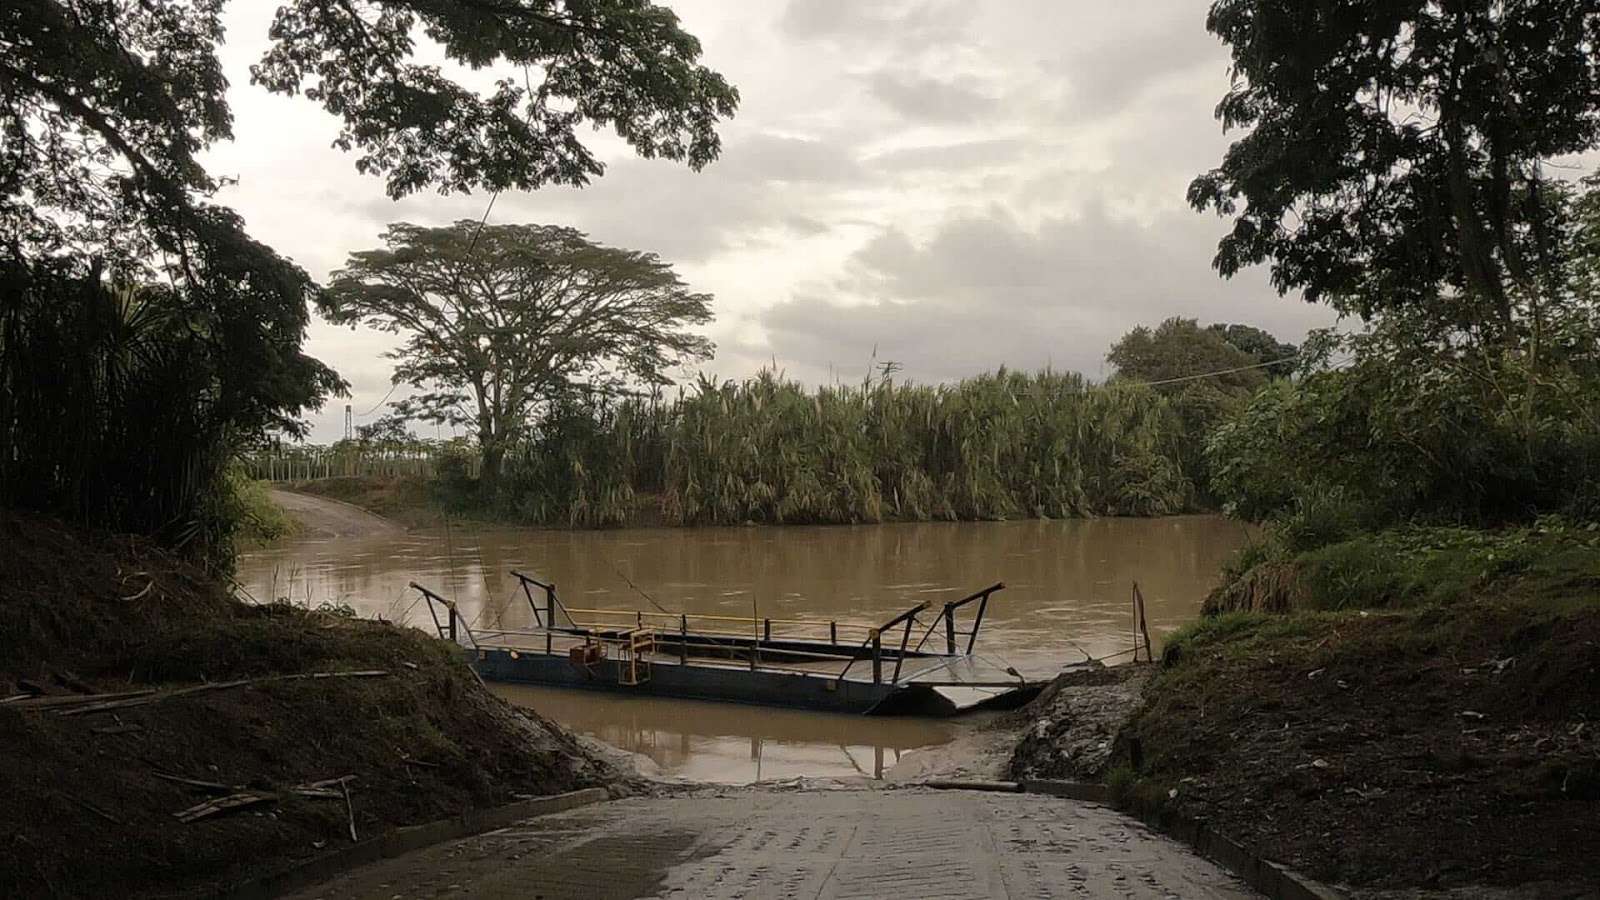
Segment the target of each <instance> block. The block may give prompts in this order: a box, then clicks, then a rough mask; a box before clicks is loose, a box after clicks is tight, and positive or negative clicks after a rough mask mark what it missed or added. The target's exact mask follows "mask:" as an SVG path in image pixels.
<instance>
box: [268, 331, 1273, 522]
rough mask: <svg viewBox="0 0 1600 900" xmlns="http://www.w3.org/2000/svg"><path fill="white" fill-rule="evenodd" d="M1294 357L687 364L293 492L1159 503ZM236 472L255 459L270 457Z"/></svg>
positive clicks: (701, 504) (992, 516) (584, 511)
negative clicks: (814, 378) (488, 471)
mask: <svg viewBox="0 0 1600 900" xmlns="http://www.w3.org/2000/svg"><path fill="white" fill-rule="evenodd" d="M1235 341H1236V342H1238V343H1237V344H1236V343H1234V342H1235ZM1240 345H1244V346H1249V347H1250V348H1251V349H1250V350H1248V351H1247V350H1245V349H1241V346H1240ZM1294 353H1295V348H1294V347H1292V346H1289V345H1284V344H1280V343H1278V342H1277V341H1276V340H1274V339H1273V338H1271V337H1270V336H1268V335H1266V334H1265V333H1264V332H1261V331H1260V330H1258V329H1254V328H1248V327H1245V326H1238V325H1228V326H1223V325H1218V326H1211V327H1202V326H1200V325H1199V324H1198V323H1196V322H1195V321H1194V320H1192V319H1172V320H1170V321H1168V322H1164V323H1162V324H1161V325H1160V326H1158V327H1156V328H1153V329H1152V328H1145V327H1140V328H1136V329H1134V330H1133V331H1132V332H1130V333H1129V334H1128V335H1127V336H1126V337H1124V338H1123V339H1122V340H1121V341H1119V342H1118V344H1117V345H1116V346H1115V347H1113V349H1112V354H1111V359H1112V361H1113V363H1114V364H1115V365H1116V366H1117V375H1116V376H1115V377H1114V378H1113V379H1112V380H1111V381H1109V382H1106V383H1094V382H1090V381H1088V380H1087V379H1085V378H1083V377H1082V376H1079V375H1077V374H1071V373H1053V372H1041V373H1035V374H1023V373H1018V372H1008V371H1005V370H1003V369H1002V370H1000V371H998V372H996V373H993V374H989V375H982V376H977V377H973V378H967V379H963V380H961V381H958V382H955V383H952V384H944V385H922V384H916V383H913V382H909V381H905V380H902V379H899V378H896V377H894V376H893V374H892V367H887V368H889V369H890V370H891V371H889V372H886V373H885V374H882V375H880V376H878V377H872V378H868V379H866V380H865V381H864V382H862V383H861V384H858V385H850V384H836V385H832V386H827V387H822V388H808V387H806V386H804V385H801V384H799V383H797V382H794V381H790V380H787V379H785V378H784V377H783V375H782V374H781V373H779V372H776V371H771V370H768V371H763V372H761V373H759V374H757V375H756V376H754V377H752V378H749V379H746V380H744V381H741V382H734V381H722V382H718V381H716V380H714V379H710V378H706V377H702V378H701V379H699V380H698V381H697V383H696V384H695V385H694V386H693V387H692V388H687V389H682V390H680V391H678V392H677V395H676V396H675V397H670V398H669V397H666V396H664V395H663V393H662V392H659V391H658V392H656V393H654V394H653V395H651V396H648V397H638V396H628V395H624V396H615V395H612V394H609V393H607V392H604V391H595V392H590V393H584V394H580V395H578V396H574V397H571V398H569V399H567V400H564V401H561V402H558V403H551V404H545V405H542V406H541V407H540V408H539V410H538V414H537V415H536V417H535V418H533V419H532V420H530V421H529V422H527V423H526V424H525V425H522V426H519V427H518V431H519V432H520V433H521V434H522V435H523V436H522V438H521V439H520V440H518V441H516V442H515V443H512V444H510V445H509V446H508V447H507V448H505V449H504V450H503V452H502V453H501V458H500V462H499V465H500V471H499V474H498V476H496V477H495V478H484V477H481V471H482V470H481V468H480V467H478V466H476V465H475V462H476V461H477V455H478V451H477V450H476V448H473V447H471V446H466V447H463V446H462V445H461V444H457V445H455V448H456V449H453V450H452V449H446V448H443V447H439V448H437V450H436V454H437V455H436V456H435V457H434V458H433V462H434V471H436V472H438V473H439V474H438V475H436V476H434V477H432V478H427V477H422V476H418V477H411V478H404V477H370V478H362V477H355V476H352V477H348V478H334V479H322V480H316V481H310V482H306V483H303V484H300V485H298V488H299V489H302V490H307V491H310V492H314V493H320V494H324V495H327V496H333V497H337V498H338V499H342V500H346V501H348V502H353V503H356V504H357V505H361V506H365V507H367V508H369V509H372V510H373V511H374V512H378V513H380V514H382V515H388V516H392V517H397V518H400V519H402V520H403V521H407V522H410V523H421V522H427V521H437V520H438V517H439V516H440V515H441V514H450V515H457V516H462V517H466V518H474V517H477V518H492V519H500V520H504V521H512V522H517V523H521V524H532V525H549V526H560V527H578V528H594V527H614V526H622V525H656V524H668V525H730V524H744V523H750V522H754V523H760V524H840V523H862V522H883V521H923V520H1001V519H1018V518H1041V517H1043V518H1074V517H1089V516H1160V515H1173V514H1177V513H1184V512H1191V511H1195V510H1199V509H1205V508H1209V507H1210V506H1211V504H1212V502H1213V500H1212V497H1211V492H1210V489H1209V476H1208V475H1207V473H1206V468H1205V467H1206V462H1205V458H1204V454H1203V452H1202V451H1203V448H1204V445H1205V444H1204V442H1205V439H1206V437H1207V436H1208V435H1209V434H1210V432H1211V430H1212V429H1213V428H1215V427H1216V425H1217V424H1218V423H1219V422H1220V421H1222V420H1223V418H1224V417H1225V416H1227V415H1228V414H1230V413H1231V412H1232V411H1234V410H1236V409H1238V408H1240V407H1241V406H1242V405H1243V404H1244V403H1245V401H1246V400H1247V399H1248V398H1249V396H1250V393H1251V391H1252V390H1254V389H1256V388H1259V387H1260V386H1261V385H1264V384H1266V383H1268V381H1269V380H1270V377H1271V374H1272V373H1271V372H1270V369H1271V367H1272V366H1274V365H1280V366H1281V365H1282V361H1283V359H1284V358H1285V355H1288V356H1289V357H1291V358H1292V356H1293V355H1294ZM1215 373H1221V374H1220V375H1218V374H1215ZM1196 374H1200V375H1203V376H1206V377H1201V378H1194V377H1193V376H1194V375H1196ZM391 422H392V420H391ZM397 429H398V431H397ZM384 435H387V436H386V437H380V436H378V434H377V433H376V432H374V434H373V435H370V436H363V437H361V438H360V439H358V440H356V441H351V442H346V443H345V444H343V445H339V446H338V447H335V448H333V449H332V450H331V451H330V454H336V453H339V452H344V453H347V454H350V456H349V459H348V460H347V461H346V463H341V464H340V465H341V466H342V467H343V468H344V469H347V470H354V469H357V468H359V466H358V465H357V464H356V463H355V462H354V460H357V459H359V458H361V456H362V455H363V454H366V453H372V454H375V456H376V457H382V456H384V455H385V454H389V455H394V454H401V455H404V452H403V448H404V447H406V446H414V445H416V444H417V443H418V442H415V440H414V439H409V442H408V438H407V437H406V432H405V431H404V430H403V426H401V425H393V426H392V427H388V428H386V429H385V431H384ZM252 465H253V470H254V471H258V472H267V471H270V470H271V469H272V468H273V466H274V461H273V457H270V456H268V455H263V456H262V457H260V458H257V459H256V460H254V461H253V463H252ZM290 467H291V468H292V464H291V466H290Z"/></svg>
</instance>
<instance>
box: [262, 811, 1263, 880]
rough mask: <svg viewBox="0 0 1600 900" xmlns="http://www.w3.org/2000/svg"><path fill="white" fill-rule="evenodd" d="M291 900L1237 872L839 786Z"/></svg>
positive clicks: (470, 854)
mask: <svg viewBox="0 0 1600 900" xmlns="http://www.w3.org/2000/svg"><path fill="white" fill-rule="evenodd" d="M292 896H293V898H295V900H412V898H432V897H475V898H487V900H512V898H517V900H531V898H543V900H633V898H645V897H671V898H694V900H700V898H704V900H735V898H738V900H761V898H772V900H779V898H782V900H844V898H921V900H947V898H991V897H993V898H1023V897H1026V898H1030V900H1033V898H1057V897H1061V898H1066V897H1085V898H1127V900H1242V898H1248V897H1257V896H1259V895H1257V894H1256V893H1254V892H1253V891H1251V890H1250V889H1249V888H1247V887H1245V886H1244V885H1243V884H1242V883H1241V882H1239V881H1238V880H1237V879H1235V878H1233V877H1232V876H1231V875H1229V874H1227V873H1225V872H1224V871H1223V870H1221V869H1220V868H1218V867H1217V866H1215V865H1214V864H1212V863H1211V862H1208V861H1206V860H1204V859H1202V858H1200V857H1198V856H1196V855H1194V854H1193V853H1191V852H1190V851H1189V850H1188V849H1186V848H1184V847H1182V846H1180V845H1179V844H1177V843H1175V842H1173V841H1171V840H1168V839H1167V838H1164V837H1161V836H1159V835H1156V834H1153V833H1151V832H1149V831H1147V830H1146V829H1145V828H1144V827H1143V826H1142V825H1140V824H1138V823H1137V822H1135V821H1133V820H1132V819H1129V818H1126V817H1124V816H1122V815H1120V814H1118V813H1116V812H1114V811H1112V810H1110V809H1107V808H1105V807H1101V806H1097V805H1093V804H1087V803H1080V802H1076V801H1073V800H1067V799H1061V798H1055V797H1046V796H1038V795H1031V794H1008V793H989V792H977V791H941V790H931V789H928V788H884V787H859V786H852V787H847V788H836V789H821V790H819V789H816V788H808V789H797V788H790V789H783V788H782V787H776V788H775V787H771V786H767V787H754V788H721V789H706V790H702V791H699V792H696V793H692V794H688V795H682V796H676V797H655V798H638V799H628V800H619V801H613V802H609V803H601V804H597V805H594V806H587V807H583V808H581V809H578V810H574V811H572V812H567V813H562V814H558V815H551V816H543V817H540V818H535V819H529V820H527V821H524V822H520V823H518V824H516V825H513V826H512V827H509V828H503V829H500V830H498V831H493V832H489V833H487V834H483V835H479V836H477V837H472V838H466V839H463V840H459V841H455V842H452V843H447V844H440V845H436V846H434V847H430V848H427V849H424V850H421V851H418V852H416V853H412V854H410V855H407V856H402V857H399V858H396V859H391V860H386V861H383V862H379V863H375V864H373V865H369V866H366V867H363V868H360V869H357V870H355V871H353V872H350V873H348V874H346V875H344V876H343V877H340V878H337V879H335V880H333V881H330V882H327V883H325V884H322V885H320V886H318V887H316V888H313V889H310V890H306V891H302V892H300V893H297V894H294V895H292Z"/></svg>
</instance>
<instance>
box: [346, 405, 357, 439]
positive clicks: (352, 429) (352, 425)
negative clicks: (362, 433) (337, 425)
mask: <svg viewBox="0 0 1600 900" xmlns="http://www.w3.org/2000/svg"><path fill="white" fill-rule="evenodd" d="M355 436H356V420H355V416H353V415H351V414H350V404H348V403H346V404H345V405H344V439H345V440H347V441H350V440H354V439H355Z"/></svg>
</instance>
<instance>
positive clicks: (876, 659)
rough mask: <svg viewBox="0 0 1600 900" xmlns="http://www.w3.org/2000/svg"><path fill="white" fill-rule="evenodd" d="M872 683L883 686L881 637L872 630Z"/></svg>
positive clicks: (877, 632)
mask: <svg viewBox="0 0 1600 900" xmlns="http://www.w3.org/2000/svg"><path fill="white" fill-rule="evenodd" d="M872 683H873V684H883V636H882V634H881V633H880V632H879V631H878V629H876V628H874V629H872Z"/></svg>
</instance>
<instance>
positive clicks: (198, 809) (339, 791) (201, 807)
mask: <svg viewBox="0 0 1600 900" xmlns="http://www.w3.org/2000/svg"><path fill="white" fill-rule="evenodd" d="M157 776H158V777H161V778H165V779H167V780H168V781H175V782H178V783H181V784H188V785H193V786H195V787H203V788H205V789H207V790H216V789H218V788H220V789H222V790H229V791H234V793H231V794H228V795H226V796H223V797H214V798H212V799H210V800H207V801H205V802H203V803H196V804H195V805H194V806H191V807H189V808H188V809H183V810H179V811H178V812H175V813H173V814H172V815H173V817H174V818H176V819H177V820H178V821H180V822H184V823H188V822H198V821H200V820H201V819H204V818H207V817H210V816H214V815H217V814H218V813H224V812H228V811H230V810H235V809H245V808H247V807H251V806H259V805H260V804H263V803H273V802H276V801H278V800H282V799H284V798H286V797H290V796H295V797H308V798H311V799H317V800H338V799H340V798H343V799H344V806H345V812H346V814H347V815H348V816H349V818H350V839H351V840H355V834H356V819H355V812H354V810H353V808H352V806H351V804H350V782H351V781H354V780H355V776H354V775H345V776H342V777H339V778H325V779H323V780H322V781H310V782H307V783H305V784H297V785H295V786H294V787H292V788H289V789H288V790H287V791H258V790H239V789H237V788H234V787H231V786H229V785H225V784H219V783H217V782H211V781H200V780H198V779H192V778H180V777H178V776H175V775H164V774H161V773H159V772H158V773H157ZM335 786H337V788H336V787H335Z"/></svg>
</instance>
